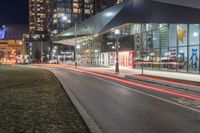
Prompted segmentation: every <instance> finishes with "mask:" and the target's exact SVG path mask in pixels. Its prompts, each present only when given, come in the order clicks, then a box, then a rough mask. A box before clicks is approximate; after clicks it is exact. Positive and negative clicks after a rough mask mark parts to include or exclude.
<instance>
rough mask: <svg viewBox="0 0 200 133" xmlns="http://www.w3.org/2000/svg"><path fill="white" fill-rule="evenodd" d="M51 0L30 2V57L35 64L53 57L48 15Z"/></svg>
mask: <svg viewBox="0 0 200 133" xmlns="http://www.w3.org/2000/svg"><path fill="white" fill-rule="evenodd" d="M49 3H50V0H29V42H30V43H29V46H28V47H29V49H32V50H31V51H32V52H31V53H29V55H32V56H31V57H29V58H31V60H32V61H33V62H39V61H40V62H41V61H43V60H47V59H49V58H50V55H51V45H50V43H49V34H48V31H49V27H48V14H49V12H50V9H49V8H48V7H49Z"/></svg>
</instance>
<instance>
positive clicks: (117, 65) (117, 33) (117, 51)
mask: <svg viewBox="0 0 200 133" xmlns="http://www.w3.org/2000/svg"><path fill="white" fill-rule="evenodd" d="M114 33H115V37H116V42H115V49H116V51H115V52H116V64H115V74H119V35H120V30H119V29H117V30H115V32H114Z"/></svg>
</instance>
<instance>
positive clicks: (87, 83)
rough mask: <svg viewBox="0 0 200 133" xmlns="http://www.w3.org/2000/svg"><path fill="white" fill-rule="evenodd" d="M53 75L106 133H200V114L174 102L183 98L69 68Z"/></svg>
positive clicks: (54, 70)
mask: <svg viewBox="0 0 200 133" xmlns="http://www.w3.org/2000/svg"><path fill="white" fill-rule="evenodd" d="M51 71H52V72H53V73H54V74H55V75H56V76H57V77H58V79H59V80H60V81H61V83H62V84H63V86H65V87H67V88H68V89H70V90H71V92H72V93H73V94H74V96H75V97H76V98H77V99H78V101H79V102H80V104H81V105H82V106H83V107H84V109H85V110H86V111H87V113H88V114H89V115H90V116H91V117H92V118H93V120H94V121H95V123H96V124H97V125H98V126H99V128H100V129H101V130H102V132H104V133H200V111H199V112H198V111H195V110H192V109H190V108H187V107H184V106H180V105H179V104H176V103H175V102H173V101H172V100H170V99H174V98H179V97H176V96H169V95H167V94H161V93H159V92H154V91H149V90H148V91H145V90H142V88H138V87H134V86H128V85H125V84H121V83H117V82H115V81H112V80H108V79H103V78H99V77H96V76H94V75H89V74H85V73H81V72H75V71H72V70H67V69H65V68H56V67H55V68H53V69H51Z"/></svg>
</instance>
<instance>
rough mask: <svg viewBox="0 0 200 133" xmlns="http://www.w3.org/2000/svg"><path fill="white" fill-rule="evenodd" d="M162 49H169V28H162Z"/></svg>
mask: <svg viewBox="0 0 200 133" xmlns="http://www.w3.org/2000/svg"><path fill="white" fill-rule="evenodd" d="M159 36H160V47H161V48H167V47H168V44H169V43H168V27H167V26H163V27H161V28H160V35H159Z"/></svg>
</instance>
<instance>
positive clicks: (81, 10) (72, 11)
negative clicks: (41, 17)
mask: <svg viewBox="0 0 200 133" xmlns="http://www.w3.org/2000/svg"><path fill="white" fill-rule="evenodd" d="M49 9H50V12H49V16H48V18H49V19H48V20H49V21H48V23H49V29H50V33H51V35H53V34H57V33H58V32H61V31H62V30H65V29H67V28H69V27H71V26H73V25H74V24H75V22H77V23H79V22H81V21H83V20H85V19H86V18H88V17H90V16H91V15H93V14H94V2H93V0H52V1H51V2H50V4H49Z"/></svg>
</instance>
